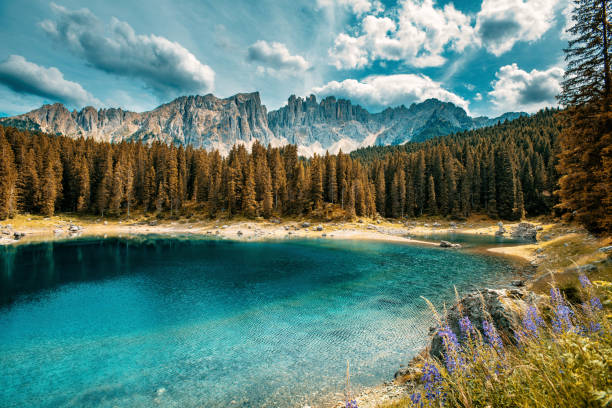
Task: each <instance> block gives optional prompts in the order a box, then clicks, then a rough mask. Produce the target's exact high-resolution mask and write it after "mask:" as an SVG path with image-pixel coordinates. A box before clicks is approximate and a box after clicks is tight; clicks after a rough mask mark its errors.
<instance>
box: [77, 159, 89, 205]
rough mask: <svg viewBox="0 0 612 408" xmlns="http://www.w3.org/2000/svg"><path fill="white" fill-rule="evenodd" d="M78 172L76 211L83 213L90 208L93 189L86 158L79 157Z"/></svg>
mask: <svg viewBox="0 0 612 408" xmlns="http://www.w3.org/2000/svg"><path fill="white" fill-rule="evenodd" d="M76 170H77V172H76V180H75V187H76V191H77V196H76V210H77V211H79V212H83V211H86V210H87V209H88V208H89V200H90V188H91V186H90V181H89V166H87V162H86V161H85V157H84V156H79V158H78V160H77V166H76Z"/></svg>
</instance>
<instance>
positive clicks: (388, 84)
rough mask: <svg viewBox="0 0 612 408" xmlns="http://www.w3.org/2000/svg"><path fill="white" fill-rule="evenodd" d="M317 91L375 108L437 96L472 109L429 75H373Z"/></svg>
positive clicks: (329, 83) (405, 103)
mask: <svg viewBox="0 0 612 408" xmlns="http://www.w3.org/2000/svg"><path fill="white" fill-rule="evenodd" d="M313 93H315V94H317V95H319V96H329V95H333V96H337V97H341V98H347V99H350V100H352V101H353V102H356V103H360V104H362V105H365V106H368V107H370V108H372V109H379V108H384V107H387V106H397V105H402V104H404V105H410V104H411V103H413V102H422V101H424V100H426V99H429V98H436V99H439V100H441V101H445V102H452V103H454V104H455V105H457V106H460V107H462V108H463V109H465V110H466V111H468V102H467V101H466V100H465V99H463V98H461V97H460V96H458V95H456V94H454V93H452V92H450V91H448V90H446V89H444V88H442V86H441V84H440V83H439V82H435V81H433V80H432V79H431V78H429V77H427V76H425V75H414V74H398V75H373V76H369V77H366V78H365V79H363V80H361V81H357V80H355V79H345V80H344V81H342V82H338V81H331V82H328V83H327V84H325V85H323V86H321V87H315V88H314V89H313Z"/></svg>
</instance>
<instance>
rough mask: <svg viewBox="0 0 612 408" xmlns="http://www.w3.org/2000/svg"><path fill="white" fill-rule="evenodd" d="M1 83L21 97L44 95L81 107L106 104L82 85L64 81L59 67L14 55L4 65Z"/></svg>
mask: <svg viewBox="0 0 612 408" xmlns="http://www.w3.org/2000/svg"><path fill="white" fill-rule="evenodd" d="M0 83H3V84H4V85H6V86H7V87H9V88H10V89H12V90H13V91H15V92H17V93H20V94H30V95H36V96H41V97H43V98H48V99H51V100H52V101H59V102H63V103H66V104H68V105H72V106H74V107H78V108H80V107H82V106H84V105H90V104H91V105H96V106H101V105H102V102H100V101H99V100H98V99H96V98H94V96H93V95H92V94H90V93H89V92H87V91H86V90H85V89H83V87H82V86H81V85H80V84H78V83H76V82H72V81H68V80H66V79H64V75H63V74H62V73H61V72H60V71H59V70H58V69H57V68H55V67H50V68H45V67H42V66H40V65H37V64H35V63H33V62H29V61H27V60H26V59H25V58H24V57H22V56H21V55H11V56H9V57H8V59H6V60H5V61H3V62H2V63H0Z"/></svg>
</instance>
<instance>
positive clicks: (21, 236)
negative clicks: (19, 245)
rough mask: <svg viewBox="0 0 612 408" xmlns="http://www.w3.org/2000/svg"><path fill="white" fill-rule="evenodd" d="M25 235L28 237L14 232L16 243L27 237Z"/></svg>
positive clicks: (23, 233) (22, 233)
mask: <svg viewBox="0 0 612 408" xmlns="http://www.w3.org/2000/svg"><path fill="white" fill-rule="evenodd" d="M25 235H26V234H25V232H14V233H13V238H14V239H15V240H16V241H18V240H20V239H21V238H23V237H25Z"/></svg>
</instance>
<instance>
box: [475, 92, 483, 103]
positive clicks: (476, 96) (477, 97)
mask: <svg viewBox="0 0 612 408" xmlns="http://www.w3.org/2000/svg"><path fill="white" fill-rule="evenodd" d="M474 100H475V101H482V94H481V93H480V92H477V93H476V95H474Z"/></svg>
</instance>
